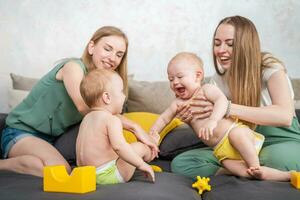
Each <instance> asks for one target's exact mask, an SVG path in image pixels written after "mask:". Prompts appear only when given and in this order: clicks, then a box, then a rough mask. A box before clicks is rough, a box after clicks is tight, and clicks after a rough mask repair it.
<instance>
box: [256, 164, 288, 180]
mask: <svg viewBox="0 0 300 200" xmlns="http://www.w3.org/2000/svg"><path fill="white" fill-rule="evenodd" d="M251 173H252V174H253V177H255V178H256V179H259V180H273V181H289V180H290V178H291V172H286V171H280V170H278V169H273V168H270V167H265V166H260V167H259V168H258V169H251Z"/></svg>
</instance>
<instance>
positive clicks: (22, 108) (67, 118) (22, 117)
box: [6, 58, 87, 136]
mask: <svg viewBox="0 0 300 200" xmlns="http://www.w3.org/2000/svg"><path fill="white" fill-rule="evenodd" d="M71 60H72V61H75V62H77V63H78V64H79V65H80V66H81V68H82V70H83V72H84V74H86V73H87V68H86V67H85V65H84V64H83V62H82V61H81V60H80V59H74V58H72V59H71V58H70V59H64V60H63V61H61V62H60V63H59V64H57V65H56V66H55V67H54V68H53V69H52V70H51V71H50V72H49V73H47V74H46V75H45V76H44V77H42V78H41V79H40V80H39V81H38V83H37V84H36V85H35V86H34V87H33V88H32V90H31V91H30V93H29V94H28V96H27V97H26V98H25V99H24V100H23V101H22V102H21V103H20V104H19V105H18V106H16V107H15V108H14V109H13V110H12V111H11V112H10V113H9V114H8V116H7V118H6V125H7V126H9V127H12V128H17V129H21V130H26V131H29V132H40V133H44V134H48V135H53V136H58V135H61V134H62V133H64V132H65V130H66V129H67V128H68V127H69V126H71V125H73V124H76V123H78V122H80V121H81V120H82V117H83V116H82V115H81V113H80V112H79V111H78V110H77V108H76V106H75V104H74V103H73V101H72V99H71V98H70V96H69V95H68V93H67V91H66V88H65V86H64V84H63V81H59V80H56V78H55V76H56V73H57V72H58V71H59V70H60V69H61V68H62V67H63V66H64V64H66V63H67V62H69V61H71Z"/></svg>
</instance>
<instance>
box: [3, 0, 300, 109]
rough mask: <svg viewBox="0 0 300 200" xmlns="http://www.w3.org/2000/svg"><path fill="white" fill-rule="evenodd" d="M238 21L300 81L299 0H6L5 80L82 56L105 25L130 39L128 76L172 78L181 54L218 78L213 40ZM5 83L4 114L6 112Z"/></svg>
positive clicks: (33, 74) (34, 73)
mask: <svg viewBox="0 0 300 200" xmlns="http://www.w3.org/2000/svg"><path fill="white" fill-rule="evenodd" d="M231 15H242V16H245V17H248V18H249V19H251V20H252V21H253V22H254V23H255V24H256V27H257V29H258V32H259V34H260V37H261V43H262V49H263V50H266V51H270V52H272V53H273V54H275V55H276V56H277V57H278V58H280V59H281V60H282V61H284V63H285V64H286V66H287V68H288V71H289V74H290V75H291V76H292V77H300V70H299V66H300V59H299V52H300V34H299V27H300V1H298V0H227V1H224V0H184V1H182V0H159V1H158V0H156V1H153V0H97V1H96V0H51V1H49V0H0V52H1V53H0V78H1V77H2V78H3V77H7V76H8V74H9V73H10V72H14V73H17V74H21V75H24V76H31V77H40V76H42V75H43V74H44V73H46V72H47V71H48V70H49V69H51V67H52V64H53V63H54V62H55V61H56V60H58V59H61V58H64V57H71V56H73V57H74V56H75V57H79V56H81V54H82V52H83V49H84V46H85V45H86V43H87V41H88V40H89V38H90V37H91V35H92V34H93V33H94V31H95V30H96V29H97V28H99V27H100V26H103V25H113V26H117V27H120V28H121V29H122V30H124V32H126V33H127V35H128V37H129V42H130V47H129V73H131V74H134V75H135V78H136V79H138V80H150V81H154V80H165V79H166V65H167V63H168V60H169V59H170V58H171V57H172V56H173V55H174V54H175V53H177V52H179V51H193V52H195V53H197V54H198V55H200V56H201V57H202V58H203V60H204V63H205V71H206V75H211V74H213V72H214V68H213V66H212V61H211V41H212V34H213V31H214V29H215V27H216V25H217V23H218V22H219V20H220V19H222V18H224V17H226V16H231ZM2 78H1V81H0V98H1V99H0V112H3V111H7V107H5V105H4V104H5V103H6V102H5V101H7V99H6V97H5V95H6V93H5V92H6V90H5V88H6V87H7V84H8V83H7V81H6V80H7V79H6V80H3V79H2Z"/></svg>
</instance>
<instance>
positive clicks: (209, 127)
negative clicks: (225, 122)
mask: <svg viewBox="0 0 300 200" xmlns="http://www.w3.org/2000/svg"><path fill="white" fill-rule="evenodd" d="M217 125H218V122H217V121H216V120H214V119H209V120H208V121H207V122H206V124H205V125H204V126H203V127H201V128H200V130H199V133H198V137H199V138H200V139H202V140H209V139H210V137H211V136H212V135H213V131H214V129H215V128H216V127H217Z"/></svg>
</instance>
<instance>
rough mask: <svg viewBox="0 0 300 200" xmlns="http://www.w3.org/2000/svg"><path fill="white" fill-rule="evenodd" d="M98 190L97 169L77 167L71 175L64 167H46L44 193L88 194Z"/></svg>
mask: <svg viewBox="0 0 300 200" xmlns="http://www.w3.org/2000/svg"><path fill="white" fill-rule="evenodd" d="M95 190H96V168H95V167H94V166H84V167H76V168H74V170H73V171H72V173H71V175H69V174H68V173H67V170H66V167H65V166H64V165H57V166H46V167H44V191H45V192H68V193H80V194H83V193H87V192H91V191H95Z"/></svg>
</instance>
